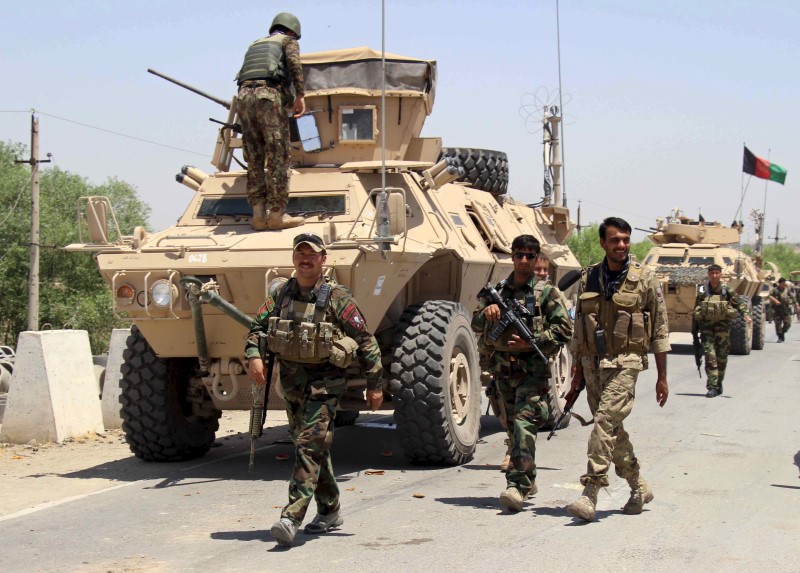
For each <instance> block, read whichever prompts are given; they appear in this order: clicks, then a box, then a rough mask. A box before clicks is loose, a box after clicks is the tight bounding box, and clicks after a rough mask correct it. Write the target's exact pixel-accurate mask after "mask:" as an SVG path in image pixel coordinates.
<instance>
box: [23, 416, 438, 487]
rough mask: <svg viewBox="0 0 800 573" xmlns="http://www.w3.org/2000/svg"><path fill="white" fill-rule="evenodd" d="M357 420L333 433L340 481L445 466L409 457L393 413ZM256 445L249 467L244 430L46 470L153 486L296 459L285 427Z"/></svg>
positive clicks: (267, 469)
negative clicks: (197, 450) (170, 449)
mask: <svg viewBox="0 0 800 573" xmlns="http://www.w3.org/2000/svg"><path fill="white" fill-rule="evenodd" d="M358 420H359V421H358V423H356V424H355V425H353V426H346V427H343V428H337V429H336V431H335V434H334V441H333V449H332V455H333V461H334V468H335V470H336V475H337V480H338V481H340V482H346V481H347V480H348V479H350V478H349V477H348V475H349V474H355V475H359V474H360V473H361V472H364V471H366V470H376V471H380V470H384V471H389V470H393V471H425V470H430V469H432V468H433V469H436V468H441V467H443V466H425V465H413V464H411V463H410V462H408V461H407V460H406V458H405V456H404V455H403V450H402V447H401V445H400V441H399V438H398V437H397V432H396V431H395V429H394V426H393V424H392V423H391V422H393V419H392V416H391V415H388V416H387V415H386V414H362V415H361V417H359V419H358ZM362 424H363V425H362ZM256 444H257V446H256V447H257V450H256V457H255V464H254V470H253V471H252V472H251V471H248V458H249V454H250V437H249V435H248V434H247V433H245V432H242V433H238V434H232V435H229V436H224V437H222V438H218V439H217V440H216V442H215V443H214V447H212V448H211V449H210V450H209V452H208V453H207V454H206V455H205V456H203V457H201V458H197V459H193V460H188V461H184V462H163V463H162V462H146V461H143V460H140V459H138V458H136V457H135V456H134V455H133V454H131V455H130V457H126V458H123V459H120V460H115V461H112V462H107V463H103V464H99V465H96V466H93V467H90V468H85V469H81V470H78V471H73V472H67V473H63V474H47V475H57V476H58V477H65V478H74V479H98V478H100V479H106V480H115V481H120V482H134V481H142V480H159V479H160V480H161V481H160V482H159V483H157V484H156V485H153V486H150V488H151V489H160V488H165V487H176V486H181V485H189V484H195V485H196V484H197V483H203V482H214V481H227V480H243V481H253V480H261V481H281V482H285V481H287V480H288V479H289V476H290V474H291V472H292V466H293V463H294V446H293V445H292V442H291V439H290V438H289V434H288V426H287V425H281V426H275V427H271V428H267V429H266V430H265V431H264V434H263V435H262V437H261V438H259V440H258V441H257V443H256ZM340 476H341V477H340ZM31 477H43V475H38V476H37V475H34V476H31Z"/></svg>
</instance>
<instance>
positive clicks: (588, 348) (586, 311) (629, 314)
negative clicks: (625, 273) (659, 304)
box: [575, 279, 650, 356]
mask: <svg viewBox="0 0 800 573" xmlns="http://www.w3.org/2000/svg"><path fill="white" fill-rule="evenodd" d="M626 282H627V281H626ZM634 286H635V287H636V288H637V291H633V292H632V291H621V292H616V293H614V295H613V296H612V297H611V301H609V302H606V301H604V300H603V297H602V295H601V294H600V293H599V292H584V293H581V295H580V298H579V299H578V313H577V317H576V320H575V340H576V343H577V345H578V351H579V352H580V353H582V354H588V355H592V356H605V355H614V354H620V353H623V352H639V353H641V352H647V350H648V348H649V346H650V330H649V328H648V326H649V324H648V323H649V319H650V317H649V313H647V312H644V311H643V310H642V309H641V307H640V303H639V300H640V296H639V292H638V279H637V280H636V284H635V285H634Z"/></svg>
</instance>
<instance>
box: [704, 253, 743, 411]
mask: <svg viewBox="0 0 800 573" xmlns="http://www.w3.org/2000/svg"><path fill="white" fill-rule="evenodd" d="M737 314H739V315H741V316H742V317H744V319H745V321H746V322H747V323H748V324H752V323H753V319H752V318H750V311H749V310H748V308H747V304H746V303H745V301H744V299H742V297H739V296H737V295H736V293H734V292H733V291H731V290H730V289H729V288H728V285H726V284H722V267H721V266H719V265H711V266H710V267H708V283H706V284H705V285H700V286H699V288H698V289H697V298H696V300H695V303H694V319H695V320H696V321H697V326H698V328H699V330H700V339H701V340H702V342H703V353H704V354H705V360H706V389H707V390H708V393H707V394H706V397H707V398H715V397H716V396H719V395H720V394H722V381H723V380H724V379H725V367H726V366H727V364H728V352H729V351H730V344H729V338H730V331H731V319H733V318H734V317H736V315H737Z"/></svg>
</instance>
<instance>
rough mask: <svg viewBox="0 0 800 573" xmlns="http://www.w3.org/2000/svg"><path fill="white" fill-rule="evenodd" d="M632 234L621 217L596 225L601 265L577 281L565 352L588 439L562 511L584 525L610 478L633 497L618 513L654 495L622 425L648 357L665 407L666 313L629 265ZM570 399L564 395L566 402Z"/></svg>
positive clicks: (648, 282) (653, 284) (652, 283)
mask: <svg viewBox="0 0 800 573" xmlns="http://www.w3.org/2000/svg"><path fill="white" fill-rule="evenodd" d="M630 241H631V226H630V225H629V224H628V222H627V221H625V220H623V219H620V218H619V217H608V218H607V219H605V220H604V221H603V223H602V224H601V225H600V245H601V246H602V247H603V250H604V251H605V252H606V256H605V259H603V261H602V262H601V263H598V264H596V265H592V266H591V267H589V268H588V269H587V270H586V271H585V272H584V273H583V276H582V277H581V281H580V287H579V291H578V292H579V297H578V307H577V314H576V318H575V336H574V338H573V339H572V341H571V342H570V350H571V351H572V352H573V355H574V358H575V374H574V376H573V378H572V388H571V389H570V394H572V393H574V392H580V391H581V387H582V385H583V383H584V382H585V383H586V398H587V401H588V403H589V408H590V409H591V411H592V414H593V415H594V420H595V422H594V428H593V429H592V433H591V435H590V436H589V448H588V457H589V463H588V468H587V471H586V473H585V474H584V475H583V476H581V484H583V493H582V495H581V497H580V498H579V499H578V500H577V501H575V502H573V503H571V504H570V505H569V506H568V507H567V511H568V512H569V513H570V514H571V515H573V516H575V517H578V518H580V519H583V520H585V521H593V520H594V518H595V506H596V505H597V490H598V489H599V488H601V487H607V486H608V470H609V467H610V466H611V463H612V462H613V463H614V466H615V469H616V473H617V475H618V476H620V477H621V478H623V479H626V480H627V481H628V484H629V485H630V487H631V496H630V498H629V499H628V502H627V503H626V504H625V507H624V508H623V509H622V511H623V513H626V514H631V515H635V514H639V513H641V512H642V508H643V506H644V504H645V503H649V502H650V501H652V500H653V492H652V491H651V490H650V487H649V486H648V484H647V482H645V480H644V478H642V477H641V475H640V466H639V461H638V460H637V459H636V455H635V454H634V452H633V445H632V444H631V442H630V439H629V438H628V433H627V432H626V431H625V428H624V427H623V425H622V422H623V420H625V418H626V417H627V416H628V415H629V414H630V413H631V410H632V409H633V400H634V395H635V389H636V379H637V377H638V376H639V372H641V371H642V370H645V369H647V367H648V358H647V352H648V351H652V352H653V353H654V355H655V362H656V368H657V370H658V375H657V380H656V401H658V404H659V405H660V406H664V404H665V403H666V402H667V395H668V393H669V389H668V387H667V354H666V353H667V352H668V351H669V350H670V344H669V330H668V328H667V308H666V305H665V304H664V295H663V294H662V292H661V287H660V285H659V282H658V279H657V278H656V276H655V274H653V272H652V271H651V270H649V269H647V268H645V267H643V266H642V265H641V264H639V263H637V262H635V261H632V260H631V257H630ZM567 398H570V395H568V396H567Z"/></svg>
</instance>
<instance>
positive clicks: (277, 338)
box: [267, 316, 342, 364]
mask: <svg viewBox="0 0 800 573" xmlns="http://www.w3.org/2000/svg"><path fill="white" fill-rule="evenodd" d="M341 338H342V337H341V334H339V333H338V331H337V330H336V329H334V327H333V325H332V324H331V323H329V322H320V323H318V324H316V323H313V322H301V323H299V324H295V323H294V321H292V320H286V319H282V318H280V317H278V316H273V317H270V319H269V322H268V325H267V346H268V348H269V350H270V352H274V353H275V354H277V355H278V356H279V357H280V358H281V359H282V360H289V361H292V362H302V363H306V364H321V363H323V362H327V361H328V359H329V358H330V356H331V354H332V351H333V348H334V344H335V343H336V342H337V341H338V340H339V339H341Z"/></svg>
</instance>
